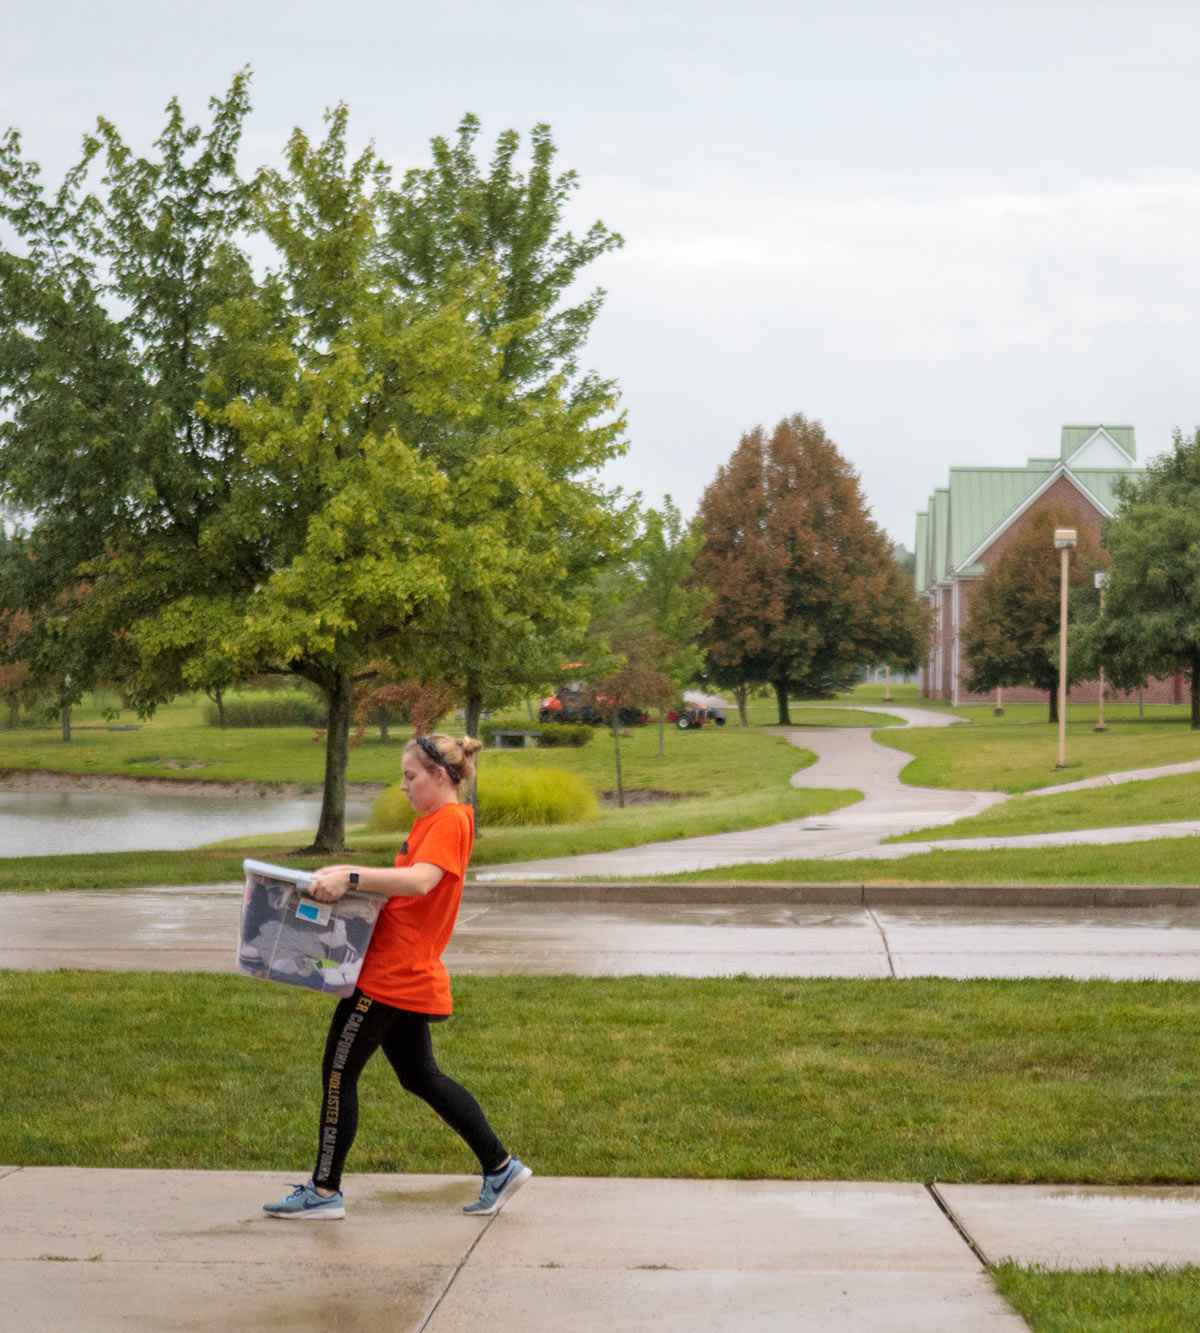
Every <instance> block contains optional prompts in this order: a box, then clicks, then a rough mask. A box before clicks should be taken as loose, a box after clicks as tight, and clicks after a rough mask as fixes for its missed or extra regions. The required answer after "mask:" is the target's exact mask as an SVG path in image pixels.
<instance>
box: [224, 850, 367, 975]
mask: <svg viewBox="0 0 1200 1333" xmlns="http://www.w3.org/2000/svg"><path fill="white" fill-rule="evenodd" d="M242 869H243V870H244V872H245V875H246V893H245V897H244V898H243V899H242V927H241V936H240V939H239V941H238V956H237V968H238V971H239V972H244V973H246V975H247V976H252V977H265V978H266V979H267V980H269V981H281V982H283V983H284V984H285V985H288V986H304V987H305V988H307V989H308V990H319V991H325V992H326V993H327V994H329V995H343V996H344V995H351V994H353V991H354V987H355V985H356V983H357V981H358V974H359V971H360V970H361V968H362V962H363V957H364V955H365V954H366V952H367V945H369V944H370V942H371V934H372V932H373V931H374V929H375V919H376V917H377V916H378V915H379V909H380V908H381V907H382V906H383V899H382V898H380V897H379V896H378V895H376V894H372V893H363V892H361V891H354V890H352V891H351V892H349V893H347V894H345V896H343V897H341V898H339V899H338V900H337V902H333V903H323V902H318V901H317V900H316V899H315V898H310V897H309V896H308V893H307V890H308V888H309V886H310V885H311V884H312V880H313V877H312V875H310V874H308V873H307V872H306V871H303V870H289V869H287V868H286V867H285V866H275V865H269V864H268V863H266V862H264V861H244V862H243V863H242Z"/></svg>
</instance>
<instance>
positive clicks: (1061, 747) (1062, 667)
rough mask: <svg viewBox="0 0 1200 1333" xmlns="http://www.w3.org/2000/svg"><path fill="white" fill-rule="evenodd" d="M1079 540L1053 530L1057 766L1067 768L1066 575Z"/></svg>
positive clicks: (1065, 530)
mask: <svg viewBox="0 0 1200 1333" xmlns="http://www.w3.org/2000/svg"><path fill="white" fill-rule="evenodd" d="M1078 540H1079V534H1078V533H1077V532H1076V531H1075V529H1074V528H1055V529H1054V545H1055V546H1056V547H1057V549H1058V550H1060V551H1061V552H1062V592H1061V597H1060V599H1059V608H1060V611H1059V626H1058V766H1059V768H1066V766H1067V573H1068V568H1069V565H1070V560H1071V547H1072V546H1074V545H1075V544H1076V542H1077V541H1078Z"/></svg>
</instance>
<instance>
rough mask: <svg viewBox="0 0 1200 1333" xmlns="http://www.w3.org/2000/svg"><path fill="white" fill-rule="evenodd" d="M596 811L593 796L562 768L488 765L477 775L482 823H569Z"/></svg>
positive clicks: (581, 780)
mask: <svg viewBox="0 0 1200 1333" xmlns="http://www.w3.org/2000/svg"><path fill="white" fill-rule="evenodd" d="M597 811H598V806H597V803H596V793H595V792H594V791H593V790H592V788H591V787H589V786H588V784H587V783H586V782H585V781H584V780H583V779H582V778H581V777H580V776H579V775H578V774H577V773H571V772H569V771H568V770H567V769H565V768H516V767H513V768H508V767H503V768H501V767H499V766H488V767H486V768H485V769H484V770H483V771H482V772H481V773H480V775H479V822H480V823H481V824H572V823H576V822H578V821H580V820H585V819H595V818H596V814H597Z"/></svg>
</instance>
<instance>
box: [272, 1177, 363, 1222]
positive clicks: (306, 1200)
mask: <svg viewBox="0 0 1200 1333" xmlns="http://www.w3.org/2000/svg"><path fill="white" fill-rule="evenodd" d="M263 1212H264V1213H266V1214H268V1215H269V1216H270V1217H289V1218H290V1217H311V1218H314V1219H329V1220H333V1219H334V1218H338V1217H345V1216H346V1206H345V1200H344V1199H343V1198H342V1192H341V1190H338V1192H337V1193H336V1194H331V1195H330V1196H329V1198H326V1197H325V1196H324V1195H323V1194H318V1193H317V1191H316V1189H315V1188H314V1187H313V1183H312V1181H311V1180H307V1181H305V1183H304V1184H303V1185H297V1186H296V1188H295V1189H294V1190H292V1192H291V1193H290V1194H289V1195H288V1196H287V1198H286V1199H280V1201H279V1202H278V1203H264V1204H263Z"/></svg>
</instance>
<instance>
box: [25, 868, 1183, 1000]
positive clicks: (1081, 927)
mask: <svg viewBox="0 0 1200 1333" xmlns="http://www.w3.org/2000/svg"><path fill="white" fill-rule="evenodd" d="M668 887H670V888H671V889H673V890H675V892H676V895H686V894H687V893H688V892H696V896H697V898H698V899H700V900H698V901H691V902H689V901H687V900H686V898H685V899H684V900H683V901H679V900H678V896H676V897H675V900H672V899H671V897H670V896H669V895H667V893H666V889H667V888H668ZM703 887H704V888H705V889H708V888H709V886H707V885H706V886H703ZM851 887H852V886H851ZM533 889H537V892H538V893H541V890H540V888H537V886H530V891H532V890H533ZM486 892H487V896H486V898H485V897H482V896H477V895H476V892H475V891H472V890H470V889H468V895H467V897H466V899H465V900H464V902H463V907H462V911H461V913H460V916H459V924H458V928H457V930H456V931H455V933H454V938H453V940H452V941H451V943H450V947H449V948H448V949H447V951H446V955H445V957H446V964H447V966H448V967H449V968H450V971H451V973H452V974H454V975H459V976H497V975H505V974H514V975H540V976H546V975H556V974H560V973H573V974H575V975H579V976H633V975H667V976H684V977H709V976H737V975H746V976H764V977H770V976H786V977H830V976H832V977H889V976H897V977H911V976H941V977H1021V976H1034V977H1045V976H1063V977H1075V978H1091V977H1109V978H1157V979H1160V980H1168V979H1175V980H1197V979H1200V906H1195V905H1182V906H1179V905H1177V906H1171V905H1168V904H1161V905H1157V906H1146V907H1108V906H1098V907H1096V906H1093V907H1054V906H1047V905H1045V904H1044V902H1043V904H1042V905H1038V906H1025V907H1019V906H1010V907H997V906H986V905H983V906H960V905H953V904H950V905H947V904H941V905H939V904H936V903H933V904H929V903H927V904H924V905H920V904H917V905H911V906H905V905H903V904H895V903H893V904H888V905H876V906H870V905H866V906H864V905H862V904H861V903H860V902H858V901H849V900H848V899H849V897H850V894H849V893H847V895H846V899H845V900H843V901H842V902H840V903H839V902H836V901H835V902H827V903H822V902H805V901H803V895H796V894H789V893H788V892H787V890H786V888H780V889H779V890H778V891H776V892H775V895H774V900H772V898H771V886H765V885H764V886H757V890H756V891H755V893H754V896H755V897H756V898H757V899H758V901H754V902H720V901H715V902H714V901H711V899H710V901H707V902H705V901H703V899H702V896H701V894H700V893H699V892H698V891H697V890H696V889H695V888H694V887H693V886H685V885H678V886H664V891H663V894H662V895H661V896H660V898H659V900H658V901H653V900H651V901H646V900H645V898H646V897H647V896H650V897H653V886H649V887H635V888H631V889H630V890H629V891H628V892H627V893H622V894H620V895H619V898H620V899H623V900H617V899H614V900H608V901H604V900H603V895H604V894H605V893H606V889H605V888H604V887H601V886H597V888H596V890H595V893H594V895H593V898H594V899H600V901H595V900H593V901H591V902H589V901H586V900H584V901H569V900H568V899H567V898H566V897H564V896H555V894H556V893H557V891H556V890H554V889H552V888H548V889H547V891H546V895H545V897H544V898H541V899H539V898H536V897H535V898H530V897H529V896H517V895H519V894H520V893H521V892H522V891H521V886H515V890H514V894H513V895H507V894H506V893H505V892H504V890H502V889H501V888H500V887H499V886H492V887H489V888H488V889H487V891H486ZM738 892H739V891H738V890H729V895H730V897H731V898H732V897H733V896H734V895H735V894H736V893H738ZM741 892H743V893H750V892H751V891H750V890H741ZM482 893H483V890H480V891H479V894H480V895H482ZM1051 896H1052V895H1051ZM637 897H641V898H642V899H643V900H642V901H637V900H634V899H636V898H637ZM1031 897H1032V894H1031ZM797 898H799V900H798V901H797ZM1098 901H1099V899H1098ZM240 910H241V886H240V885H223V886H222V885H215V886H214V885H207V886H196V887H194V888H177V889H159V890H138V891H131V892H128V893H113V892H103V893H82V892H72V893H46V894H4V895H0V967H10V968H25V969H32V970H37V971H42V970H46V969H52V968H56V967H76V968H99V969H112V970H118V971H150V970H159V971H205V972H232V971H233V970H234V966H235V964H234V947H235V944H236V941H237V938H238V924H239V914H240Z"/></svg>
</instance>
